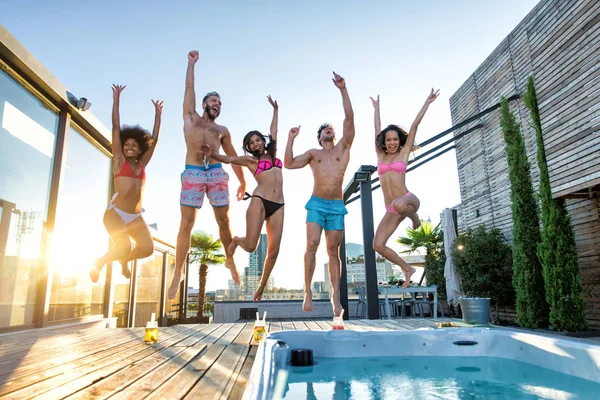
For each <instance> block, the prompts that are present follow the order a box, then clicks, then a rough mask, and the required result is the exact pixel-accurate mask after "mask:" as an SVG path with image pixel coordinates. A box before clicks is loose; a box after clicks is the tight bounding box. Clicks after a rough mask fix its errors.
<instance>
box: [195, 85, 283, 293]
mask: <svg viewBox="0 0 600 400" xmlns="http://www.w3.org/2000/svg"><path fill="white" fill-rule="evenodd" d="M267 99H268V100H269V103H270V104H271V106H273V119H272V121H271V129H270V133H271V134H270V135H269V143H268V144H267V141H266V139H265V137H264V136H263V135H262V134H261V133H260V132H259V131H250V132H248V133H247V134H246V136H245V137H244V140H243V148H244V153H245V154H250V155H245V156H241V157H229V156H224V155H221V154H215V153H213V151H212V149H211V147H210V146H208V145H206V144H205V145H203V146H202V151H203V152H204V154H206V156H207V157H210V158H213V159H214V160H217V161H220V162H223V163H227V164H234V165H241V166H244V167H246V168H248V169H249V170H250V172H252V174H253V175H254V178H256V183H257V186H256V189H254V192H253V193H252V195H249V194H246V195H247V197H246V198H250V199H251V200H250V205H249V206H248V211H246V236H245V237H238V236H235V237H234V238H233V239H232V241H231V244H230V245H229V247H228V248H227V249H226V252H227V257H232V256H233V253H235V249H236V248H237V246H240V247H241V248H242V249H244V250H246V251H247V252H249V253H251V252H253V251H254V250H256V247H257V246H258V240H259V239H260V231H261V230H262V226H263V224H264V223H265V222H266V223H267V239H268V248H267V259H266V260H265V265H264V266H263V274H262V277H261V279H260V284H259V286H258V288H257V289H256V292H254V297H253V299H254V301H260V300H261V298H262V294H263V291H264V290H265V287H266V286H267V283H268V280H269V276H270V275H271V271H272V270H273V267H274V266H275V261H276V260H277V255H278V254H279V245H280V244H281V233H282V231H283V205H284V203H283V177H282V174H281V167H282V166H283V164H282V162H281V160H280V159H279V158H277V155H276V153H277V117H278V112H279V105H278V104H277V102H276V101H274V100H273V99H272V98H271V96H267Z"/></svg>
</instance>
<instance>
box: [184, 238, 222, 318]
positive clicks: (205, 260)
mask: <svg viewBox="0 0 600 400" xmlns="http://www.w3.org/2000/svg"><path fill="white" fill-rule="evenodd" d="M222 249H223V245H222V244H221V240H219V239H217V240H214V239H213V236H212V235H209V234H208V233H205V232H202V231H195V232H194V233H193V234H192V239H191V244H190V263H195V262H197V263H200V269H199V272H198V275H199V276H198V278H199V285H198V288H199V289H198V317H200V318H202V317H203V316H204V302H205V301H206V278H207V276H208V266H209V265H219V264H224V263H225V254H222V253H220V251H221V250H222Z"/></svg>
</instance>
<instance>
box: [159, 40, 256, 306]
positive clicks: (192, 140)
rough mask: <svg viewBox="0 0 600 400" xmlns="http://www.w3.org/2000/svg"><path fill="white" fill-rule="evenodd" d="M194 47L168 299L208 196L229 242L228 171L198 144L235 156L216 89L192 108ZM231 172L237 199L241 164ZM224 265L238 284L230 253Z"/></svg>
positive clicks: (190, 58) (176, 285)
mask: <svg viewBox="0 0 600 400" xmlns="http://www.w3.org/2000/svg"><path fill="white" fill-rule="evenodd" d="M198 58H199V55H198V51H196V50H192V51H190V52H189V54H188V67H187V73H186V77H185V95H184V99H183V134H184V136H185V146H186V149H187V152H186V155H185V170H184V171H183V173H182V174H181V195H180V198H179V204H180V206H181V223H180V224H179V234H178V235H177V249H176V253H175V273H174V275H173V280H172V281H171V285H170V286H169V293H168V295H169V299H173V298H175V296H176V295H177V290H178V289H179V286H180V282H181V278H182V275H183V265H184V264H185V261H186V259H187V254H188V251H189V250H190V238H191V236H192V229H193V228H194V223H195V222H196V213H197V211H198V209H199V208H200V207H202V204H203V203H204V197H205V196H206V197H208V200H209V202H210V205H211V206H212V209H213V212H214V214H215V219H216V220H217V224H218V225H219V236H220V239H221V242H222V243H223V246H225V248H227V246H229V244H230V243H231V228H230V227H229V214H228V212H229V187H228V182H229V175H228V174H227V172H225V170H223V168H222V167H221V164H219V163H217V162H216V161H215V160H213V159H211V158H208V157H207V156H206V155H205V154H204V153H203V152H202V151H201V150H200V146H202V145H203V144H208V145H209V146H210V147H212V148H213V149H215V151H219V149H220V148H221V147H222V148H223V151H224V152H225V154H227V155H228V156H233V157H234V156H237V154H236V152H235V149H234V147H233V145H232V144H231V134H230V133H229V130H228V129H227V128H226V127H224V126H222V125H217V124H216V123H215V120H216V119H217V117H218V116H219V114H220V113H221V96H219V94H218V93H217V92H210V93H207V94H206V96H204V98H203V99H202V103H201V104H202V115H200V114H198V112H196V93H195V90H194V66H195V64H196V62H197V61H198ZM232 168H233V172H234V173H235V175H236V176H237V178H238V180H239V181H240V187H239V188H238V191H237V199H238V200H241V199H242V197H244V193H245V192H246V181H245V180H244V173H243V172H242V169H241V167H239V166H232ZM225 267H227V268H228V269H229V270H230V272H231V279H233V281H234V282H235V283H236V284H238V285H239V284H240V275H239V273H238V271H237V268H236V266H235V263H234V261H233V257H230V258H228V259H227V260H226V261H225Z"/></svg>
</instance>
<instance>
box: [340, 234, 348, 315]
mask: <svg viewBox="0 0 600 400" xmlns="http://www.w3.org/2000/svg"><path fill="white" fill-rule="evenodd" d="M340 266H341V269H342V271H341V275H340V303H342V308H343V309H344V310H346V311H345V312H344V319H345V320H349V319H350V310H348V275H347V274H346V229H345V228H344V230H343V231H342V243H341V244H340Z"/></svg>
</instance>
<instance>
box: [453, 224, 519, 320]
mask: <svg viewBox="0 0 600 400" xmlns="http://www.w3.org/2000/svg"><path fill="white" fill-rule="evenodd" d="M452 259H453V261H454V264H455V265H456V270H457V272H458V273H459V275H460V277H461V281H462V290H463V292H464V293H465V295H466V296H468V297H489V298H490V299H492V300H493V301H495V303H496V310H495V315H496V317H495V318H496V319H497V316H498V306H499V305H504V304H511V305H512V304H513V302H514V298H515V292H514V288H513V286H512V255H511V249H510V246H509V245H507V244H506V243H505V241H504V237H503V235H502V233H501V232H500V230H499V229H492V230H490V231H488V230H486V229H485V227H484V226H483V225H480V226H478V227H477V228H476V229H475V230H471V229H470V230H468V231H467V232H465V233H462V234H460V235H458V237H457V238H456V241H455V242H454V244H453V250H452Z"/></svg>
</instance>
